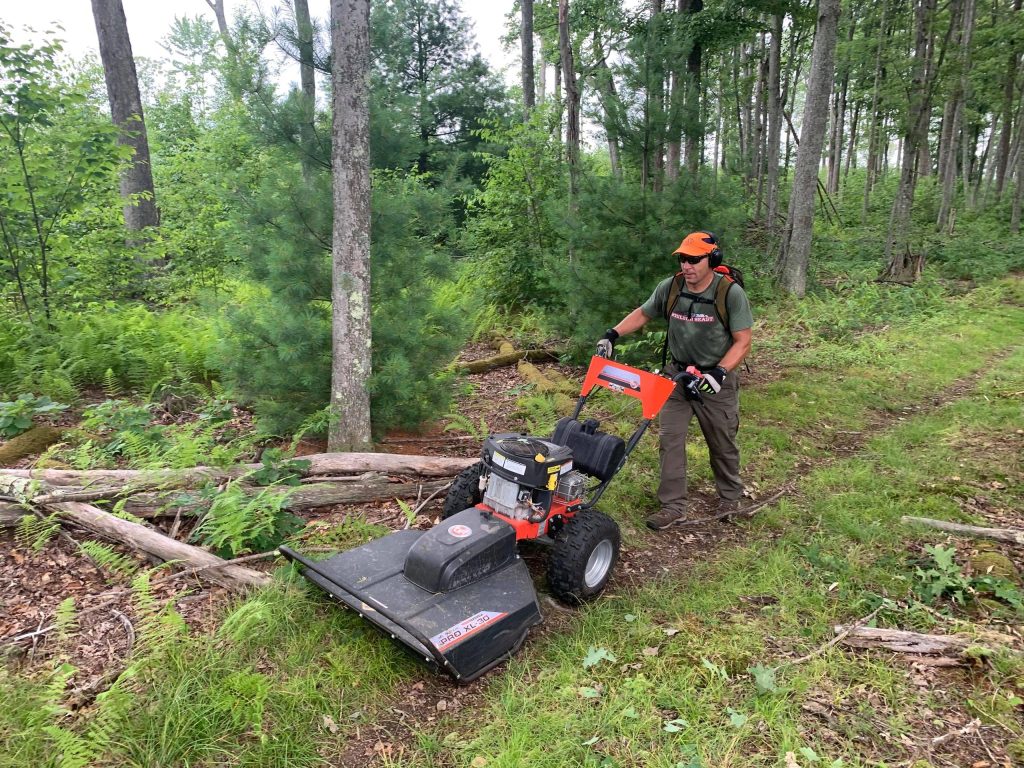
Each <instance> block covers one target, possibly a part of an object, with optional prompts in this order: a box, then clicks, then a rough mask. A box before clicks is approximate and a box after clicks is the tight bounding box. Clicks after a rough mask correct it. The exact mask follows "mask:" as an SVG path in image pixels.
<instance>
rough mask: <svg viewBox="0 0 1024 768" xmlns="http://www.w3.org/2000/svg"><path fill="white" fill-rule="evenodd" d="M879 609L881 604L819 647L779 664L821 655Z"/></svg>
mask: <svg viewBox="0 0 1024 768" xmlns="http://www.w3.org/2000/svg"><path fill="white" fill-rule="evenodd" d="M880 610H882V606H878V607H877V608H875V610H873V611H872V612H871V613H869V614H868V615H867V616H865V617H863V618H861V619H857V621H856V622H855V623H853V624H851V625H850V626H849V627H847V628H846V629H844V630H843V631H842V632H840V633H839V634H837V635H836V636H835V637H833V638H832V639H831V640H829V641H828V642H827V643H825V644H824V645H823V646H821V647H820V648H816V649H815V650H813V651H811V652H810V653H808V654H807V655H806V656H801V657H800V658H799V659H793V660H792V661H787V662H785V663H784V664H783V665H781V666H787V667H791V666H795V665H797V664H803V663H804V662H805V661H810V660H811V659H814V658H817V657H818V656H821V654H823V653H825V651H827V650H828V649H829V648H834V647H835V646H837V645H839V643H841V642H843V640H845V639H846V638H847V637H849V636H850V634H851V633H852V632H855V631H856V630H858V629H860V628H861V627H863V626H864V625H865V624H867V623H868V622H869V621H871V620H872V619H873V618H875V616H877V615H878V612H879V611H880Z"/></svg>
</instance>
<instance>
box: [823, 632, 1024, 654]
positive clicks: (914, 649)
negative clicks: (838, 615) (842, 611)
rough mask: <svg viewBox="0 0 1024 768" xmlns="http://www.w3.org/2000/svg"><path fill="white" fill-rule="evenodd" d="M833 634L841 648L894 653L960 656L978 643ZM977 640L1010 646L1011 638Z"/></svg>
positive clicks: (944, 637)
mask: <svg viewBox="0 0 1024 768" xmlns="http://www.w3.org/2000/svg"><path fill="white" fill-rule="evenodd" d="M835 631H836V633H837V634H841V635H843V637H842V643H843V645H848V646H850V647H851V648H868V649H871V648H881V649H884V650H888V651H894V652H896V653H908V654H925V655H937V656H948V655H953V656H959V655H960V654H962V653H963V652H964V651H965V650H966V649H967V648H970V647H972V646H977V645H979V642H978V640H977V639H975V638H972V637H967V636H965V635H925V634H922V633H920V632H906V631H904V630H902V629H880V628H878V627H844V626H842V625H838V626H836V627H835ZM980 639H982V640H985V641H989V642H993V643H999V644H1005V645H1009V644H1010V643H1012V642H1013V638H1011V637H1009V636H1006V635H999V634H995V633H988V634H986V635H984V636H983V637H981V638H980Z"/></svg>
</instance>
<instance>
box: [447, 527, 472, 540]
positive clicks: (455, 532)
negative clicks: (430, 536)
mask: <svg viewBox="0 0 1024 768" xmlns="http://www.w3.org/2000/svg"><path fill="white" fill-rule="evenodd" d="M448 535H449V536H454V537H455V538H456V539H465V538H467V537H469V536H472V535H473V529H472V528H470V527H469V526H468V525H462V524H456V525H450V526H448Z"/></svg>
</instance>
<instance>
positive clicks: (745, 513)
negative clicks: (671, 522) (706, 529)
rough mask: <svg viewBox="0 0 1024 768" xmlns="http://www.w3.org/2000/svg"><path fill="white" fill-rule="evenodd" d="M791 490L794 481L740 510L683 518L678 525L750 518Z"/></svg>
mask: <svg viewBox="0 0 1024 768" xmlns="http://www.w3.org/2000/svg"><path fill="white" fill-rule="evenodd" d="M791 490H793V486H792V483H787V484H786V485H784V486H783V487H782V488H780V489H779V490H777V491H776V492H775V493H773V494H772V495H771V496H769V497H768V498H767V499H762V500H761V501H758V502H756V503H754V504H751V505H749V506H747V507H743V508H742V509H740V510H738V511H735V512H719V513H718V514H715V515H708V516H707V517H698V518H696V519H695V520H683V521H682V522H680V523H677V525H680V526H682V525H701V524H703V523H711V522H714V521H715V520H722V519H724V518H727V517H735V518H750V517H753V516H754V515H755V514H756V513H757V512H758V511H759V510H761V509H762V508H763V507H767V506H768V505H769V504H771V503H772V502H773V501H775V500H776V499H779V498H781V497H783V496H785V495H786V494H787V493H789V492H790V491H791Z"/></svg>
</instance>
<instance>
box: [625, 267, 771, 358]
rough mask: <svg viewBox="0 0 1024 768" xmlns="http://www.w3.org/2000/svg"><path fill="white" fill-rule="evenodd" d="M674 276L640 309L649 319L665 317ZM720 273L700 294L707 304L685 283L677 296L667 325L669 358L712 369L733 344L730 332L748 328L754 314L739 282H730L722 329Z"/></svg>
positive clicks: (752, 322) (661, 285) (662, 284)
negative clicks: (690, 292) (691, 293)
mask: <svg viewBox="0 0 1024 768" xmlns="http://www.w3.org/2000/svg"><path fill="white" fill-rule="evenodd" d="M673 279H674V277H669V278H667V279H665V280H662V281H661V282H660V283H659V284H658V287H657V288H655V289H654V293H652V294H651V297H650V298H649V299H648V300H647V301H645V302H644V303H643V306H641V307H640V310H641V311H642V312H643V313H644V314H645V315H646V316H647V317H649V318H651V319H652V320H653V319H655V318H661V317H665V303H666V302H667V301H668V294H669V290H670V289H671V287H672V280H673ZM724 279H725V278H724V277H723V276H722V275H719V274H716V275H715V277H714V279H713V280H712V281H711V284H710V285H708V287H707V288H706V289H705V290H704V291H703V292H702V293H700V294H697V295H699V296H700V297H701V298H704V299H707V300H708V303H704V302H699V301H694V300H692V299H690V298H688V297H687V296H685V295H683V294H684V293H686V285H685V284H684V285H683V290H682V291H681V292H680V293H679V297H678V298H677V299H676V305H675V307H673V310H672V316H671V319H670V320H669V324H668V351H669V355H671V357H672V358H673V359H675V360H677V361H679V362H681V363H686V364H693V365H696V366H697V367H698V368H713V367H714V366H716V365H718V363H719V361H720V360H721V359H722V358H723V357H724V356H725V353H726V352H728V351H729V347H731V346H732V344H733V339H732V333H733V332H734V331H742V330H744V329H746V328H750V327H751V326H752V325H753V324H754V316H753V313H752V312H751V310H750V301H749V300H748V299H747V294H746V293H744V291H743V289H742V288H740V286H739V283H735V284H733V286H732V288H730V289H729V293H728V294H727V295H726V297H725V304H726V307H728V309H729V328H723V327H722V324H721V323H720V322H719V321H718V313H717V312H715V303H714V302H715V287H716V286H717V285H718V281H719V280H724Z"/></svg>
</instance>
